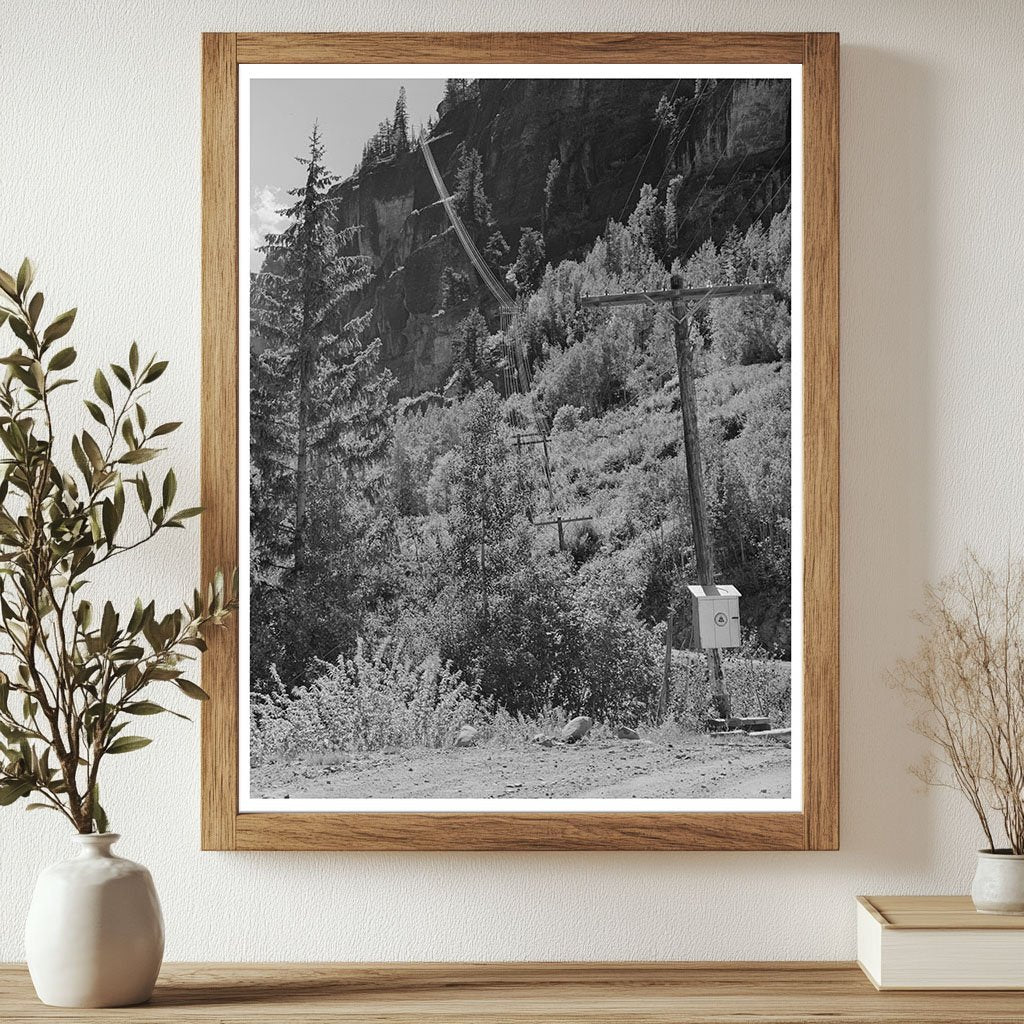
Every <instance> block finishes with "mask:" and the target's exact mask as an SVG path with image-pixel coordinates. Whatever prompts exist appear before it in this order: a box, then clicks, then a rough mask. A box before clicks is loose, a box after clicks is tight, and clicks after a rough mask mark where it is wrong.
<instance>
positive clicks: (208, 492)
mask: <svg viewBox="0 0 1024 1024" xmlns="http://www.w3.org/2000/svg"><path fill="white" fill-rule="evenodd" d="M838 47H839V41H838V36H835V35H831V34H824V35H818V34H802V33H783V34H775V35H769V34H754V33H724V34H693V33H690V34H688V33H682V34H650V35H629V34H610V33H585V34H572V35H569V34H558V33H526V34H504V33H489V34H488V33H483V34H479V33H478V34H459V33H456V34H431V33H427V34H404V33H402V34H376V35H374V34H312V35H308V34H298V35H289V34H241V35H238V36H233V35H226V34H216V35H209V36H205V37H204V43H203V225H204V229H203V346H204V356H203V445H202V460H203V504H204V505H205V506H206V507H207V510H208V511H207V513H206V515H205V516H204V529H203V572H204V576H207V577H208V576H209V574H210V573H211V572H212V569H213V567H215V566H218V565H233V564H234V562H235V560H236V558H237V551H238V536H237V528H238V526H237V490H238V467H237V459H236V453H237V402H238V393H237V389H238V379H237V377H238V304H237V299H238V295H237V275H238V266H237V259H238V252H237V237H238V227H237V225H238V196H237V161H238V152H237V118H238V114H237V105H238V90H237V64H239V63H255V62H265V63H281V62H296V63H369V62H375V63H389V62H410V63H427V62H456V61H461V62H466V63H473V62H496V63H500V62H508V63H521V62H553V63H554V62H565V63H579V62H595V63H596V62H605V63H659V62H671V61H678V62H691V63H708V62H730V63H743V62H758V63H803V64H804V119H805V123H804V140H805V198H804V211H805V233H806V237H805V246H804V280H805V381H804V409H805V465H804V480H805V509H804V520H805V538H804V552H805V554H804V579H805V618H806V621H805V638H804V666H805V672H804V690H805V695H804V729H803V734H804V766H803V778H804V794H805V809H804V811H803V813H800V814H793V813H765V814H753V813H743V814H701V813H685V814H628V813H623V814H556V813H551V814H429V815H428V814H386V813H382V814H308V813H298V814H279V813H257V814H239V813H238V794H237V780H238V765H237V754H238V727H239V723H238V680H237V665H238V637H237V633H235V632H232V633H230V634H228V635H227V636H225V637H222V638H219V639H218V640H216V641H215V642H214V644H213V645H212V646H211V650H210V652H209V653H208V654H207V655H206V656H205V658H204V664H203V678H204V680H205V682H206V685H207V688H208V689H209V690H210V692H211V693H212V694H213V697H214V699H213V701H211V702H210V704H209V705H207V706H206V707H205V708H204V713H203V733H202V737H203V786H202V789H203V819H202V822H203V824H202V841H203V848H204V849H221V850H230V849H239V850H306V849H310V850H314V849H315V850H682V849H689V850H740V849H751V850H804V849H817V850H826V849H835V848H836V847H837V846H838V842H839V774H838V772H839V760H838V742H839V726H838V684H839V616H838V592H839V578H838V569H839V561H838V555H839V551H838V544H839V540H838V538H839V522H838V513H839V506H838V493H839V472H838V463H839V440H838V428H839V408H838V403H839V390H838V288H839V280H838V251H839V250H838ZM242 568H243V571H244V569H245V567H242Z"/></svg>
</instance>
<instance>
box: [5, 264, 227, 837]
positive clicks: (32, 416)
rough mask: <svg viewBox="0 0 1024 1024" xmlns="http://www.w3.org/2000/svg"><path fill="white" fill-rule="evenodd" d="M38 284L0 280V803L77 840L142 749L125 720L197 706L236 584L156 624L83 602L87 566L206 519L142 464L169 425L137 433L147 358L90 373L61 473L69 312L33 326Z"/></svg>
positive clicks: (167, 479) (149, 614) (150, 616)
mask: <svg viewBox="0 0 1024 1024" xmlns="http://www.w3.org/2000/svg"><path fill="white" fill-rule="evenodd" d="M33 277H34V271H33V267H32V264H31V263H30V262H29V261H28V260H25V261H24V262H23V263H22V265H21V268H20V270H19V271H18V273H17V275H15V276H12V275H10V274H8V273H6V272H4V271H0V327H2V326H3V324H4V323H5V322H6V323H7V324H8V325H9V326H10V328H11V330H12V331H13V332H14V335H15V337H16V339H17V346H16V347H15V348H14V350H13V351H12V352H10V353H9V354H8V355H7V356H5V357H3V358H0V364H2V365H3V367H4V370H5V373H4V376H3V381H2V383H0V445H2V449H3V450H2V451H0V455H2V456H3V457H2V459H0V505H2V508H0V583H2V590H0V624H2V630H0V656H2V661H0V664H2V665H3V666H4V667H5V668H10V669H11V672H10V674H9V675H8V674H7V672H3V671H0V805H7V804H13V803H15V802H16V801H18V800H21V799H24V800H29V801H30V800H32V798H33V797H35V798H36V799H35V802H29V804H28V807H29V809H34V808H49V809H52V810H56V811H58V812H59V813H61V814H63V815H64V816H65V817H66V818H68V820H69V821H70V822H71V823H72V824H73V825H74V826H75V828H76V829H77V830H78V831H79V832H81V833H89V832H92V831H94V830H95V831H99V832H105V831H107V828H108V823H107V816H106V814H105V813H104V810H103V808H102V806H101V805H100V797H99V776H100V766H101V765H102V763H103V761H104V759H105V758H106V757H107V756H108V755H113V754H127V753H129V752H131V751H135V750H139V749H141V748H142V747H145V746H147V745H148V744H149V743H150V742H151V740H150V739H149V738H147V737H145V736H140V735H136V734H134V732H132V731H126V730H129V727H130V725H131V723H132V722H133V721H134V720H137V719H139V718H140V717H147V716H151V715H159V714H163V713H167V714H173V715H176V716H177V717H182V718H184V717H185V716H184V715H180V714H178V712H176V711H172V710H170V709H168V708H166V707H164V706H163V705H162V704H161V703H158V702H157V701H155V700H153V699H150V695H151V694H152V693H153V691H154V690H156V689H157V688H158V687H174V688H176V689H177V690H179V691H180V692H181V693H184V694H185V695H186V696H187V697H190V698H193V699H195V700H206V699H207V694H206V693H205V692H204V691H203V690H202V689H201V688H200V687H199V686H198V685H196V684H195V683H194V682H191V681H189V680H188V679H186V678H185V672H186V671H187V669H188V667H189V664H190V663H191V662H192V661H193V660H194V659H195V657H196V652H197V651H203V650H205V646H206V645H205V641H204V640H203V632H204V630H205V629H206V628H207V627H209V626H213V625H221V624H223V623H224V622H225V620H226V619H227V617H228V616H229V615H230V614H231V611H232V610H233V608H234V605H235V598H234V595H235V593H236V591H237V578H236V579H233V580H232V584H231V587H230V593H229V592H228V588H226V587H225V582H224V577H223V574H222V573H220V572H218V573H217V574H216V576H215V579H214V580H213V581H212V582H211V583H210V584H209V586H208V587H207V589H206V591H205V592H204V593H200V591H199V590H197V591H196V592H195V594H194V596H193V598H192V600H191V601H190V602H187V603H186V604H184V605H183V606H182V607H180V608H177V609H175V610H173V611H170V612H168V613H167V614H165V615H159V614H158V613H157V611H156V607H155V604H154V602H153V601H150V602H149V603H144V602H143V600H142V599H138V600H136V602H135V605H134V608H132V610H131V611H130V612H128V613H122V612H119V611H118V609H117V608H115V606H114V604H113V603H112V602H110V601H104V602H103V603H102V605H101V604H99V603H98V602H97V603H96V605H95V606H94V604H93V602H92V601H90V600H88V599H87V596H86V595H87V594H88V593H89V577H90V574H92V573H93V571H94V570H96V569H99V568H100V567H101V566H103V565H105V564H107V563H109V562H111V561H113V560H115V559H120V558H122V557H123V556H124V555H126V554H127V553H128V552H130V551H133V550H134V549H136V548H138V547H140V546H141V545H143V544H146V543H148V542H149V541H151V540H153V538H154V537H156V536H157V534H158V533H161V532H162V531H164V530H168V529H179V528H183V527H184V525H185V522H186V521H187V520H188V519H190V518H192V517H194V516H196V515H198V514H199V513H200V511H201V509H199V508H177V507H175V506H174V500H175V492H176V489H177V485H176V481H175V476H174V470H173V469H169V470H168V471H167V473H166V474H165V475H164V477H163V480H162V482H161V483H160V485H159V486H154V483H153V482H151V481H150V478H149V476H148V475H147V473H146V471H145V470H143V469H142V468H141V467H142V466H143V465H144V464H146V463H148V462H151V461H152V460H153V459H155V458H156V457H157V456H158V455H159V454H160V452H161V448H160V447H159V444H160V439H161V438H163V437H165V436H166V435H168V434H170V433H171V432H172V431H174V430H176V429H177V428H178V427H179V426H180V424H179V423H160V424H150V423H149V422H148V421H147V417H146V413H145V410H144V409H143V407H142V404H141V402H142V399H143V398H144V397H145V396H146V394H147V389H148V387H149V385H150V384H152V383H153V382H154V381H156V380H157V379H158V378H159V377H160V375H161V374H162V373H163V372H164V370H165V369H166V367H167V363H166V362H165V361H158V360H157V359H156V358H155V357H153V358H150V359H148V360H145V361H144V360H142V359H141V358H140V355H139V349H138V346H137V345H135V344H133V345H132V346H131V349H130V351H129V354H128V359H127V360H126V365H120V364H117V363H113V364H111V365H110V367H109V374H108V373H105V372H104V371H103V370H97V371H96V373H95V376H94V377H93V380H92V387H93V391H94V392H95V399H92V398H90V399H87V400H85V402H84V404H85V408H86V409H87V410H88V412H89V415H90V416H91V417H92V419H93V420H95V422H96V424H97V427H94V428H93V429H92V431H90V430H82V431H80V432H77V433H72V434H71V435H70V445H69V447H70V456H71V458H70V464H68V465H63V464H62V463H64V462H66V461H68V460H67V456H66V454H65V451H64V450H63V448H64V444H66V441H63V439H60V438H59V437H58V434H57V431H56V428H55V422H54V417H53V412H52V401H51V400H52V397H53V394H54V392H56V391H57V390H58V389H59V388H62V387H65V386H67V385H69V384H73V383H76V380H75V378H73V377H70V376H66V375H64V374H65V373H66V372H67V371H69V370H70V369H71V367H72V366H73V365H74V363H75V361H76V358H77V354H76V352H75V349H74V348H73V347H71V346H67V345H61V344H58V343H59V342H60V341H61V339H63V338H64V337H65V335H67V334H68V332H69V331H70V330H71V328H72V325H73V324H74V320H75V310H74V309H71V310H68V311H67V312H65V313H61V314H60V315H59V316H58V317H56V318H55V319H54V320H52V321H51V322H50V323H49V324H48V325H47V326H46V327H45V328H44V327H43V326H42V321H41V314H42V310H43V294H42V292H40V291H35V292H33V291H32V286H33ZM97 428H98V429H97ZM131 493H133V494H134V499H135V500H133V501H132V502H131V503H129V502H128V501H127V498H126V495H127V494H131ZM133 525H134V526H135V528H134V529H131V528H130V527H131V526H133Z"/></svg>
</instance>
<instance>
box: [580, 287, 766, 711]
mask: <svg viewBox="0 0 1024 1024" xmlns="http://www.w3.org/2000/svg"><path fill="white" fill-rule="evenodd" d="M670 283H671V286H672V287H671V288H669V289H667V290H664V291H649V292H627V293H624V294H619V295H584V296H583V298H582V303H583V305H584V306H635V305H639V304H641V303H648V304H650V305H654V304H656V303H659V302H668V303H671V306H672V319H673V321H674V333H675V349H676V371H677V373H678V376H679V408H680V411H681V412H682V416H683V449H684V451H685V454H686V481H687V490H688V491H689V495H690V525H691V529H692V532H693V553H694V557H695V558H696V561H697V576H698V578H699V581H700V584H701V586H703V587H713V586H714V584H715V563H714V558H713V556H712V551H711V534H710V530H709V528H708V506H707V498H706V496H705V493H704V467H703V464H702V463H701V457H700V431H699V428H698V426H697V391H696V387H695V384H694V374H693V346H692V344H691V341H690V320H689V317H688V316H687V314H686V303H687V302H688V301H689V300H697V301H699V302H701V303H702V304H703V303H705V302H707V301H709V300H710V299H716V298H718V299H726V298H740V297H743V296H746V295H764V294H771V295H776V296H778V295H780V294H781V293H780V292H779V291H778V289H777V288H775V287H774V286H773V285H766V284H762V283H752V284H743V285H740V284H736V285H711V286H709V287H707V288H684V287H683V281H682V278H681V277H680V276H679V275H678V274H673V275H672V277H671V279H670ZM670 623H671V619H670ZM671 628H672V627H671V624H670V625H669V629H670V630H671ZM706 653H707V658H708V674H709V676H710V682H711V699H712V700H713V701H714V703H715V712H716V714H717V715H718V716H719V717H720V718H729V717H730V714H731V710H732V709H731V702H730V700H729V695H728V694H727V693H726V692H725V681H724V679H723V676H722V658H721V655H720V654H719V653H718V649H717V648H714V647H712V648H708V649H707V650H706ZM668 657H670V655H668V654H667V655H666V659H667V658H668Z"/></svg>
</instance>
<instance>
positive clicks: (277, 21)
mask: <svg viewBox="0 0 1024 1024" xmlns="http://www.w3.org/2000/svg"><path fill="white" fill-rule="evenodd" d="M1022 17H1024V15H1022V11H1021V8H1020V7H1019V5H1018V4H1017V2H1016V0H1006V2H995V0H983V2H981V3H964V2H957V0H942V2H939V0H931V2H929V0H896V2H893V0H873V2H868V0H843V2H833V3H829V2H824V0H775V2H773V3H765V2H764V0H691V2H688V3H685V4H684V3H679V2H677V0H633V2H632V3H626V4H623V3H617V2H613V0H589V2H587V0H568V2H564V3H560V4H557V5H554V4H547V3H544V2H543V0H492V2H491V3H488V4H481V3H479V2H477V0H447V2H445V3H437V2H433V0H415V2H413V0H379V2H378V3H375V4H371V5H363V4H359V5H356V4H352V5H351V6H350V5H347V4H343V3H334V4H331V3H327V2H324V0H321V2H307V3H300V2H295V0H277V2H274V3H257V2H248V3H246V2H231V0H207V2H202V0H191V2H184V0H176V2H174V3H166V2H156V0H154V2H151V3H140V2H130V0H116V2H114V0H91V2H81V0H77V2H70V0H7V4H6V5H5V18H4V20H5V24H4V25H3V27H2V29H0V131H2V135H0V266H5V267H8V268H10V267H11V266H13V265H14V263H15V262H16V261H17V260H18V259H19V258H20V257H21V255H22V254H23V253H30V254H32V255H33V256H34V257H35V259H36V260H37V261H38V264H39V267H40V274H41V280H42V282H43V283H44V285H46V286H48V291H50V292H51V293H52V294H53V296H54V301H55V303H56V305H59V306H61V307H62V308H63V307H64V306H68V305H73V304H77V305H79V306H80V307H81V314H80V317H79V321H78V326H77V328H76V330H75V334H74V338H75V339H76V340H77V344H78V347H79V349H80V351H81V353H82V357H83V363H84V364H85V365H87V366H88V365H91V364H92V363H93V362H94V361H96V360H101V359H103V360H105V359H110V358H116V356H117V354H119V353H123V352H124V350H125V348H126V346H127V345H128V343H129V341H130V340H131V339H132V338H138V339H139V340H140V343H141V344H142V346H143V348H144V349H145V348H155V349H157V350H159V351H160V352H161V353H162V354H164V355H165V356H170V357H171V358H172V360H173V363H172V367H171V370H170V371H168V373H167V375H166V377H165V379H164V383H163V387H162V388H161V389H160V391H159V392H158V396H157V398H156V399H155V400H154V402H153V403H152V409H151V412H152V413H153V414H154V415H155V414H157V412H158V407H159V410H161V411H163V412H164V413H166V414H167V415H168V416H171V414H172V413H173V414H175V415H174V418H176V419H183V420H185V421H186V423H187V426H188V429H187V431H186V430H182V431H181V432H180V433H179V435H177V441H176V444H175V446H174V449H173V454H174V457H175V459H176V462H177V466H178V470H179V473H178V475H179V479H180V481H181V485H182V486H181V488H180V489H181V490H182V491H184V492H185V494H186V495H187V494H189V493H190V492H191V493H192V494H195V493H197V491H198V465H197V462H198V458H197V430H198V410H199V280H200V276H199V230H200V225H199V193H200V177H199V33H200V32H201V31H202V30H204V29H206V30H271V29H275V30H331V29H335V30H341V29H345V30H367V31H371V30H383V29H388V30H415V29H428V28H429V29H435V30H458V29H492V30H510V29H520V30H525V29H551V30H555V29H563V30H586V29H589V30H596V29H616V30H627V29H628V30H724V29H751V30H763V31H773V30H775V31H777V30H813V29H817V30H838V31H840V32H841V33H842V38H843V49H842V68H843V70H842V87H843V100H842V152H843V157H842V232H843V240H842V309H843V314H842V402H843V410H842V428H843V439H842V471H843V480H842V515H843V520H842V544H843V549H842V581H841V591H842V607H843V613H842V651H843V653H842V686H843V696H842V744H843V750H842V771H843V785H842V850H841V852H839V853H817V854H784V853H775V854H762V853H735V854H686V853H679V854H583V855H581V854H578V853H572V854H507V855H506V854H430V855H395V854H365V855H345V854H312V853H311V854H303V855H298V854H242V853H235V854H231V853H216V854H214V853H200V851H199V839H198V800H199V794H198V759H199V753H198V745H197V734H196V731H195V730H194V729H191V728H190V727H188V726H186V725H185V724H183V723H180V722H176V721H171V722H163V721H162V720H161V721H160V722H159V725H158V728H159V740H158V742H157V743H155V744H154V745H153V746H152V747H151V748H149V749H148V750H147V751H145V752H143V753H142V754H140V755H133V756H131V757H129V758H125V759H123V760H122V761H121V762H120V764H119V765H118V766H117V767H118V771H117V772H116V773H115V774H114V777H113V778H112V779H111V780H110V782H109V785H108V793H107V800H106V801H105V802H107V803H108V804H109V806H110V809H111V813H112V816H113V819H114V824H115V825H116V827H117V829H118V831H120V832H122V833H123V834H124V836H125V838H124V840H123V842H122V844H121V845H122V851H121V852H122V853H124V854H125V855H127V856H131V857H134V858H135V859H137V860H141V861H143V862H144V863H146V864H147V865H149V866H150V868H151V869H152V871H153V874H154V876H155V878H156V881H157V885H158V887H159V890H160V893H161V896H162V899H163V904H164V911H165V915H166V918H167V929H168V948H167V953H168V957H169V958H170V959H183V960H187V959H195V960H204V959H216V960H232V959H238V958H241V959H267V960H273V959H290V960H304V959H313V960H317V959H326V960H334V959H336V960H345V959H353V960H361V959H369V960H388V959H394V960H402V959H424V960H445V959H455V960H459V959H509V960H514V959H520V958H527V959H539V960H544V959H553V960H554V959H619V958H623V959H628V958H666V959H690V958H692V959H732V958H738V959H759V958H780V959H785V958H792V959H817V958H833V957H842V958H846V957H850V956H852V954H853V950H854V913H853V896H854V895H855V894H857V893H862V892H903V891H906V892H911V891H913V892H959V891H966V887H967V885H968V884H969V876H970V872H971V869H972V850H973V849H974V848H975V846H976V845H977V844H978V837H977V835H976V834H975V832H976V830H975V829H974V828H973V827H972V825H971V822H970V820H969V818H968V816H967V814H966V813H965V812H964V810H963V808H962V807H961V806H960V805H959V804H958V803H957V802H956V801H955V799H953V798H952V797H948V796H944V795H942V794H941V793H937V792H931V793H929V794H927V795H924V794H921V793H920V792H919V791H918V790H917V788H916V784H915V783H913V782H912V780H911V779H910V778H909V776H908V775H907V774H906V772H905V765H906V763H907V762H908V760H910V759H911V758H912V757H913V754H914V752H915V750H917V749H918V746H917V742H916V740H915V739H914V738H913V737H912V736H911V734H909V733H908V731H907V729H906V727H905V724H904V723H905V719H906V713H905V711H904V709H903V707H902V705H901V703H900V700H899V699H898V697H897V696H896V695H895V694H894V693H892V692H891V690H890V689H889V688H888V686H887V683H886V672H887V670H888V669H889V668H890V667H891V665H892V663H893V661H894V659H895V658H896V657H897V656H898V655H899V654H901V653H906V651H907V649H908V643H909V639H910V637H911V635H912V630H911V628H910V621H909V618H908V615H909V612H910V610H911V608H912V606H913V605H914V604H915V602H916V601H917V600H918V596H919V593H920V587H921V585H922V583H923V581H924V580H925V579H926V578H929V577H932V576H934V575H936V574H937V573H939V572H940V571H941V570H943V569H944V568H946V567H948V566H949V565H950V563H951V562H952V561H954V560H955V559H956V558H957V557H958V555H959V553H960V551H961V549H962V547H963V545H965V544H968V543H969V544H972V545H974V546H975V547H976V548H977V549H978V550H979V552H980V553H981V554H982V555H984V556H986V557H990V558H1000V557H1003V556H1005V552H1006V550H1007V546H1008V545H1009V546H1010V547H1013V548H1015V549H1016V550H1019V549H1020V544H1021V540H1022V538H1021V530H1020V525H1019V524H1020V509H1021V502H1022V497H1024V493H1022V475H1024V474H1022V466H1021V441H1022V438H1024V413H1022V408H1024V404H1022V400H1021V396H1022V394H1024V355H1022V353H1021V323H1022V321H1024V289H1022V288H1021V287H1020V275H1021V270H1020V266H1019V263H1020V253H1021V245H1022V241H1024V204H1022V202H1021V196H1022V195H1024V182H1022V175H1021V168H1022V166H1024V119H1022V118H1021V115H1020V104H1021V79H1020V67H1019V55H1020V52H1021V51H1022V49H1024V29H1022ZM55 311H56V310H54V312H55ZM197 535H198V531H197V530H195V529H193V530H191V531H190V532H189V533H188V534H187V535H185V536H182V535H181V534H176V535H175V536H174V537H173V538H172V540H171V541H169V542H168V543H166V544H164V545H163V546H162V547H161V548H160V550H158V551H157V550H154V551H153V552H152V553H151V554H150V555H149V556H148V558H147V560H146V561H145V562H139V563H138V564H137V566H136V569H135V574H134V578H133V579H131V580H115V581H113V584H114V585H115V586H116V587H118V588H119V589H120V588H123V589H120V592H122V593H123V594H124V595H125V596H129V594H128V592H129V591H131V592H132V593H134V590H133V588H134V587H138V588H140V589H142V590H145V591H146V592H147V594H153V595H157V596H161V597H163V598H164V599H165V600H167V601H171V600H176V599H178V598H179V597H180V596H182V595H184V594H186V593H187V592H189V590H190V588H191V587H192V582H193V579H194V578H195V574H196V572H197V560H198V559H197V549H196V542H197ZM69 847H70V842H69V840H68V837H67V835H66V832H65V830H64V829H62V828H61V827H60V823H59V822H58V820H57V819H56V817H55V816H53V818H52V820H51V816H49V815H35V814H33V815H26V814H25V813H24V812H22V811H20V810H19V811H17V812H12V811H10V810H3V811H0V960H4V959H17V958H20V957H21V956H22V944H21V937H20V933H21V923H22V921H23V919H24V915H25V912H26V908H27V905H28V899H29V894H30V888H31V879H32V878H33V877H34V875H35V873H36V871H37V870H38V869H39V868H40V867H41V866H42V865H44V864H46V863H48V862H50V861H52V860H54V859H56V858H58V857H61V856H63V855H64V854H65V853H66V852H67V851H68V849H69Z"/></svg>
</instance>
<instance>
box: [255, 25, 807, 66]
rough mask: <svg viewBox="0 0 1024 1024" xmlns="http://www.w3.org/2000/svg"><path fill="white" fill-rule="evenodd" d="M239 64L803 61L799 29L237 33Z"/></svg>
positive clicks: (710, 62)
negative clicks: (648, 31)
mask: <svg viewBox="0 0 1024 1024" xmlns="http://www.w3.org/2000/svg"><path fill="white" fill-rule="evenodd" d="M237 38H238V43H237V46H238V62H239V64H292V63H294V64H371V63H372V64H427V63H430V62H448V63H455V62H462V63H466V64H485V63H509V64H541V63H551V64H585V63H595V64H670V63H693V64H714V63H730V62H738V63H747V64H755V63H759V64H799V63H800V62H801V61H802V60H803V59H804V45H805V44H804V39H805V36H804V35H803V34H802V33H799V32H784V33H758V32H708V33H704V32H678V33H672V32H651V33H614V32H573V33H568V32H514V33H513V32H452V33H443V32H383V33H363V32H351V33H340V32H339V33H330V32H321V33H317V32H313V33H273V32H266V33H263V32H257V33H245V32H242V33H239V35H238V37H237Z"/></svg>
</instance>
